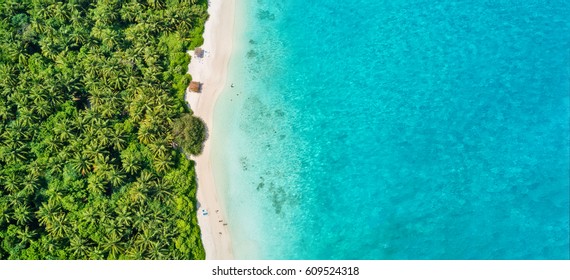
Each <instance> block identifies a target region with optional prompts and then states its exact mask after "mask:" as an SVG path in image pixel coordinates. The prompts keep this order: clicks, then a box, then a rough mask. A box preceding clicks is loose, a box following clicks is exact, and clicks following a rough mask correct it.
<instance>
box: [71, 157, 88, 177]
mask: <svg viewBox="0 0 570 280" xmlns="http://www.w3.org/2000/svg"><path fill="white" fill-rule="evenodd" d="M70 163H71V167H72V168H73V170H75V171H77V172H79V173H81V175H83V176H85V174H86V173H87V172H89V171H91V166H93V162H92V161H91V159H90V158H89V157H88V156H87V155H85V154H83V153H75V154H74V157H73V159H71V161H70Z"/></svg>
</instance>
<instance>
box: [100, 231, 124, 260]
mask: <svg viewBox="0 0 570 280" xmlns="http://www.w3.org/2000/svg"><path fill="white" fill-rule="evenodd" d="M101 245H102V247H103V249H104V250H105V252H107V253H108V254H109V255H108V256H109V258H110V259H116V258H117V257H118V256H119V255H120V254H121V252H122V250H123V248H122V246H123V242H122V241H121V238H120V237H119V236H118V235H117V234H116V233H115V232H114V231H113V232H110V233H109V234H107V235H106V236H105V237H103V242H102V243H101Z"/></svg>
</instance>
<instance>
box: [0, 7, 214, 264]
mask: <svg viewBox="0 0 570 280" xmlns="http://www.w3.org/2000/svg"><path fill="white" fill-rule="evenodd" d="M206 8H207V3H206V0H203V1H198V0H100V1H87V0H70V1H55V0H0V259H201V258H204V250H203V247H202V244H201V241H200V231H199V228H198V227H197V224H196V213H195V211H196V205H195V191H196V183H195V174H194V163H193V162H192V161H189V160H188V159H187V156H186V154H184V152H183V151H182V150H180V149H179V148H178V147H181V146H182V147H188V148H189V149H188V151H187V152H189V153H199V152H200V149H199V148H196V146H198V147H200V146H201V142H200V141H203V139H204V133H205V129H204V127H203V126H202V127H200V125H192V126H191V127H196V129H198V130H196V131H186V132H185V133H186V134H187V135H192V136H191V137H190V136H188V137H190V138H191V139H192V141H194V142H192V145H190V144H188V143H186V142H184V143H182V142H181V143H178V142H177V141H180V139H186V138H188V137H182V138H181V137H180V133H179V131H178V130H177V131H176V132H174V130H173V129H174V124H177V125H178V126H180V124H181V123H180V122H181V121H190V124H194V122H195V121H198V122H199V120H198V119H196V118H195V117H193V116H192V115H191V114H192V113H191V112H190V111H189V110H188V109H187V108H186V107H185V105H184V101H183V98H182V97H183V94H184V90H185V88H186V85H187V84H188V81H189V80H190V77H189V76H188V75H187V74H186V69H187V64H188V62H189V60H190V58H189V56H188V55H187V54H186V53H185V51H186V50H187V49H189V48H193V47H195V46H196V45H200V44H201V43H202V42H201V40H202V38H201V33H202V30H203V25H204V21H205V20H206V17H207V13H206ZM200 123H201V122H200ZM200 134H202V135H200ZM176 139H178V140H176Z"/></svg>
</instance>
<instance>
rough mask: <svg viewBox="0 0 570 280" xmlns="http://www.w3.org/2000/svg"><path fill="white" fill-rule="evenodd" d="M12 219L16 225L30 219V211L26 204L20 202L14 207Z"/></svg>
mask: <svg viewBox="0 0 570 280" xmlns="http://www.w3.org/2000/svg"><path fill="white" fill-rule="evenodd" d="M14 220H16V223H17V224H18V225H26V224H27V223H28V222H30V221H31V220H32V212H31V211H30V208H29V207H28V206H27V205H24V204H20V205H18V206H17V207H15V208H14Z"/></svg>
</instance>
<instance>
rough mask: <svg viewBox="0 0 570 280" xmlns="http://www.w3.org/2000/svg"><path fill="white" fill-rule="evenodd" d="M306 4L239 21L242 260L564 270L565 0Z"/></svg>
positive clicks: (228, 99) (224, 176) (222, 121)
mask: <svg viewBox="0 0 570 280" xmlns="http://www.w3.org/2000/svg"><path fill="white" fill-rule="evenodd" d="M314 2H315V3H313V2H307V1H299V0H288V1H268V0H257V1H253V0H248V1H244V2H242V4H240V5H242V6H240V8H239V9H238V10H239V13H242V14H243V15H244V16H240V15H238V17H239V18H241V21H240V22H238V31H239V32H238V33H237V35H236V36H237V37H238V38H237V39H238V44H237V45H236V47H235V52H234V55H233V57H232V61H231V62H230V69H229V70H230V74H229V78H228V82H227V83H228V84H227V87H226V89H225V92H224V93H223V95H222V97H221V98H220V100H219V102H218V104H217V106H216V112H215V119H214V121H215V127H214V130H213V132H212V136H213V139H214V145H213V148H214V164H215V166H216V168H215V169H216V170H215V172H216V174H215V177H216V183H217V184H218V187H219V188H220V189H221V190H222V192H223V193H225V196H224V197H223V200H224V201H225V205H226V212H227V216H228V221H229V223H230V225H229V226H230V230H231V234H232V241H233V243H234V253H235V256H236V258H240V259H244V258H245V259H251V258H254V259H568V258H569V254H570V253H569V249H568V248H569V204H570V202H569V200H570V198H569V195H570V194H569V186H570V183H569V178H570V174H569V170H570V160H569V154H570V151H569V142H570V136H569V134H570V132H569V131H570V127H569V119H570V114H569V111H570V109H569V107H570V97H569V92H570V52H569V50H570V17H568V15H570V2H566V1H377V0H356V1H336V0H321V1H314ZM231 85H233V87H232V86H231Z"/></svg>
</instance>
